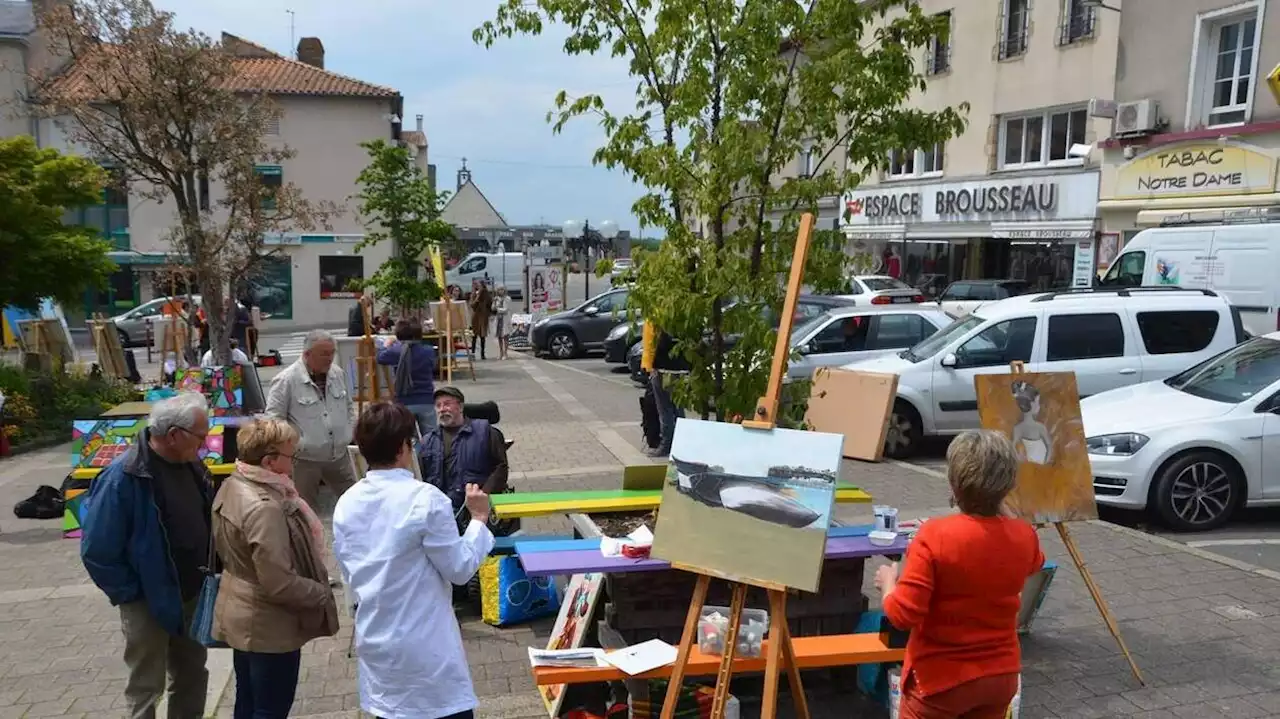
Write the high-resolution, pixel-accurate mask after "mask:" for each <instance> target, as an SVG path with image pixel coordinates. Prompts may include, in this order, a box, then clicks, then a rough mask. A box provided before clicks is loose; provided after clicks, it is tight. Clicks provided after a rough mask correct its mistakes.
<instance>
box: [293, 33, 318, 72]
mask: <svg viewBox="0 0 1280 719" xmlns="http://www.w3.org/2000/svg"><path fill="white" fill-rule="evenodd" d="M298 62H305V63H306V64H308V65H311V66H313V67H318V68H320V69H321V70H323V69H324V43H322V42H320V38H318V37H304V38H302V39H301V40H299V41H298Z"/></svg>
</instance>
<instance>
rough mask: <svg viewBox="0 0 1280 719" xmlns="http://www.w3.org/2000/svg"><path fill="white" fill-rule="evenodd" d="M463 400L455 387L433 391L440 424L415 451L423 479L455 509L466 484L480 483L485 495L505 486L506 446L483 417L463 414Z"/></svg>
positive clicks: (462, 495)
mask: <svg viewBox="0 0 1280 719" xmlns="http://www.w3.org/2000/svg"><path fill="white" fill-rule="evenodd" d="M464 401H465V399H464V398H463V396H462V390H460V389H458V388H457V387H441V388H439V389H437V390H436V391H435V402H436V417H437V421H438V422H439V424H438V425H436V426H435V427H434V428H433V429H432V430H431V432H430V433H429V434H427V435H426V436H424V437H423V438H422V448H421V449H420V450H419V452H418V456H419V459H420V460H421V463H422V478H423V479H425V480H426V481H427V483H429V484H432V485H435V487H436V488H438V489H439V490H440V491H441V492H444V493H445V496H447V497H448V498H449V501H450V502H451V503H452V504H453V508H454V510H455V511H457V510H459V509H461V508H462V505H463V502H464V501H465V500H466V496H467V485H468V484H475V485H479V486H480V488H481V489H482V490H483V491H484V493H485V494H501V493H503V492H505V491H506V489H507V445H506V442H505V441H504V440H503V438H502V433H501V432H499V431H498V430H497V428H495V427H493V426H492V425H490V424H489V423H488V422H486V421H485V420H483V419H467V418H466V417H465V416H463V413H462V405H463V402H464ZM464 526H465V525H464Z"/></svg>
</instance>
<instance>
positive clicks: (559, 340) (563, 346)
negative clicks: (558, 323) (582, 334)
mask: <svg viewBox="0 0 1280 719" xmlns="http://www.w3.org/2000/svg"><path fill="white" fill-rule="evenodd" d="M547 352H549V353H550V354H551V356H552V357H553V358H555V359H569V358H570V357H573V356H574V355H576V354H578V340H577V338H576V337H574V336H573V333H572V332H570V331H569V330H556V331H555V332H553V333H552V334H551V336H550V337H548V338H547Z"/></svg>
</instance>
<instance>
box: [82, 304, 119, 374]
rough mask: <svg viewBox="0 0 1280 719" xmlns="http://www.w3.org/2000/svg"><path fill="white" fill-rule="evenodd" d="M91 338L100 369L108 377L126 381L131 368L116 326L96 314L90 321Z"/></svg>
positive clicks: (99, 314)
mask: <svg viewBox="0 0 1280 719" xmlns="http://www.w3.org/2000/svg"><path fill="white" fill-rule="evenodd" d="M89 338H90V339H91V340H92V341H93V351H94V352H95V353H96V354H97V355H98V367H100V368H101V369H102V373H103V374H104V375H106V376H107V377H113V378H116V379H125V378H127V377H128V376H129V367H128V364H127V363H126V361H125V358H124V347H122V346H121V345H120V335H119V334H117V332H116V327H115V324H114V323H112V322H111V321H110V320H108V319H107V318H106V317H105V316H103V314H102V313H101V312H97V313H94V316H93V319H92V320H89Z"/></svg>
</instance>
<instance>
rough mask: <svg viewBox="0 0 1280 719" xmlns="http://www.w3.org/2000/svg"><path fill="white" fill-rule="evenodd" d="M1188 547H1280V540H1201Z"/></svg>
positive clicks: (1190, 543) (1189, 543) (1191, 543)
mask: <svg viewBox="0 0 1280 719" xmlns="http://www.w3.org/2000/svg"><path fill="white" fill-rule="evenodd" d="M1186 545H1187V546H1188V547H1260V546H1263V545H1267V546H1280V539H1244V538H1241V539H1201V540H1198V541H1195V542H1186Z"/></svg>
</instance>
